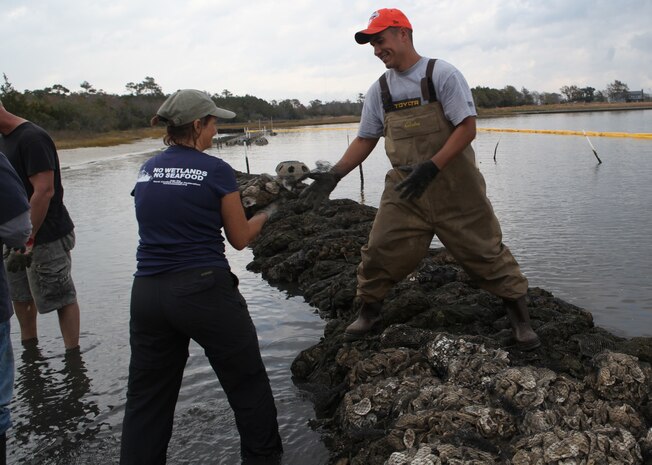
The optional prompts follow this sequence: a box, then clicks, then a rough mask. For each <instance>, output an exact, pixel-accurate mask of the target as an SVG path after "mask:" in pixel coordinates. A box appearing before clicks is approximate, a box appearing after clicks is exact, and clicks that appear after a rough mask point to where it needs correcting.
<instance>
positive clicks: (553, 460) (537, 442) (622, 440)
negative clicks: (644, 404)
mask: <svg viewBox="0 0 652 465" xmlns="http://www.w3.org/2000/svg"><path fill="white" fill-rule="evenodd" d="M514 449H515V450H516V453H515V454H514V456H513V457H512V460H511V463H512V464H513V465H530V464H533V463H545V464H553V465H557V464H558V465H562V464H570V463H587V464H588V463H595V464H598V463H605V464H612V463H613V464H622V465H629V464H640V463H642V460H643V459H642V456H641V450H640V447H639V445H638V444H637V442H636V439H635V438H634V436H632V434H631V433H630V432H628V431H626V430H624V429H621V428H613V427H604V428H594V429H593V430H590V431H566V430H561V429H558V428H555V429H553V430H551V431H548V432H545V433H540V434H536V435H534V436H532V437H529V438H525V439H522V440H520V441H518V442H517V443H516V444H514Z"/></svg>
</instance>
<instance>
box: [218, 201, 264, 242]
mask: <svg viewBox="0 0 652 465" xmlns="http://www.w3.org/2000/svg"><path fill="white" fill-rule="evenodd" d="M222 221H223V223H224V233H225V234H226V239H227V240H228V241H229V244H231V245H232V246H233V247H234V248H235V249H237V250H242V249H244V248H245V247H247V246H248V245H249V244H250V243H251V241H253V240H254V239H256V237H258V234H260V230H261V229H262V228H263V225H264V224H265V222H266V221H267V214H265V213H262V212H260V213H256V214H255V215H254V216H253V217H251V218H250V219H249V220H247V217H246V216H245V212H244V208H243V207H242V202H241V200H240V192H231V193H230V194H226V195H225V196H224V197H222Z"/></svg>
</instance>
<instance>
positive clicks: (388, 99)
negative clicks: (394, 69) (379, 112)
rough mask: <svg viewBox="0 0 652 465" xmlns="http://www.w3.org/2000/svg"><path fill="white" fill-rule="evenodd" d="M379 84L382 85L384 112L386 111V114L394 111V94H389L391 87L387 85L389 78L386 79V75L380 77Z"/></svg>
mask: <svg viewBox="0 0 652 465" xmlns="http://www.w3.org/2000/svg"><path fill="white" fill-rule="evenodd" d="M378 82H379V83H380V97H381V98H382V99H383V110H385V113H389V112H390V111H394V104H393V103H392V94H390V93H389V86H388V85H387V78H386V77H385V74H383V75H382V76H380V79H378Z"/></svg>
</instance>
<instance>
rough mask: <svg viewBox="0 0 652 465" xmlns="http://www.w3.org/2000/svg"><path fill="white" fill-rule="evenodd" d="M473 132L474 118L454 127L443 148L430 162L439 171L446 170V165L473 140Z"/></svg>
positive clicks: (468, 118)
mask: <svg viewBox="0 0 652 465" xmlns="http://www.w3.org/2000/svg"><path fill="white" fill-rule="evenodd" d="M475 132H476V131H475V116H468V117H466V118H465V119H464V120H462V122H461V123H460V124H458V125H457V126H455V129H453V132H452V134H451V135H450V137H449V138H448V140H447V141H446V143H445V144H444V146H443V147H442V148H441V149H440V150H439V152H437V153H436V154H435V155H434V156H433V157H432V162H433V163H434V164H435V165H437V168H439V169H440V170H443V169H444V168H446V165H448V163H449V162H450V161H451V160H452V159H453V158H455V157H456V156H457V155H459V154H460V153H462V150H464V149H465V148H466V147H467V146H468V145H469V144H470V143H471V142H472V141H473V139H475Z"/></svg>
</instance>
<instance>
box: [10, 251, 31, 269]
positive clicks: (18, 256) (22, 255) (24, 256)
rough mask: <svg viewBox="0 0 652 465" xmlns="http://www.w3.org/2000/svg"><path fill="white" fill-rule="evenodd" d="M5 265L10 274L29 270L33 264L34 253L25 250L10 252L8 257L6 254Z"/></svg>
mask: <svg viewBox="0 0 652 465" xmlns="http://www.w3.org/2000/svg"><path fill="white" fill-rule="evenodd" d="M5 263H6V265H7V271H9V272H10V273H16V272H17V271H21V270H24V269H26V268H29V266H30V265H31V264H32V251H31V250H29V251H25V248H22V249H13V250H10V251H9V254H8V255H7V254H6V253H5Z"/></svg>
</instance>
